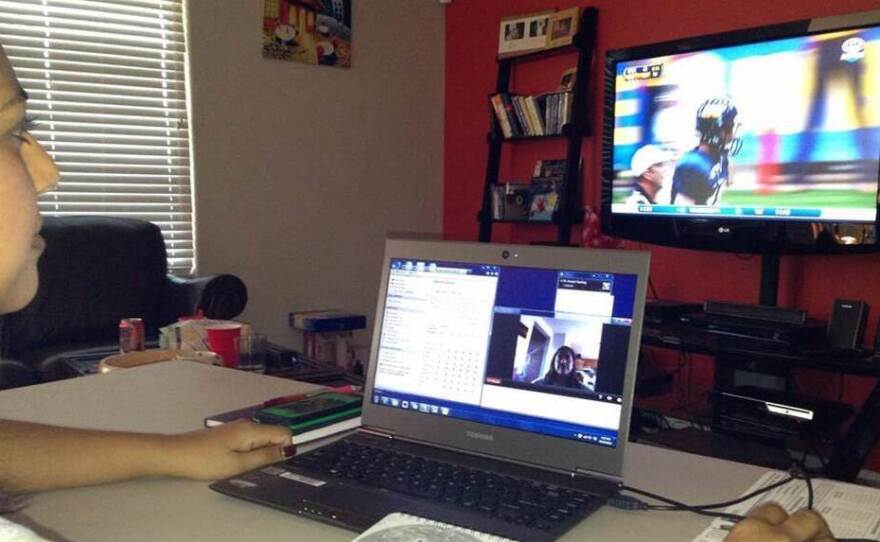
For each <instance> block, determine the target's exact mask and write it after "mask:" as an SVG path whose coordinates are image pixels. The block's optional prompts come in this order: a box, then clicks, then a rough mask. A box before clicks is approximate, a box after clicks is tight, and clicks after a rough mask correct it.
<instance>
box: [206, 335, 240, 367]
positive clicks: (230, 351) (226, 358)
mask: <svg viewBox="0 0 880 542" xmlns="http://www.w3.org/2000/svg"><path fill="white" fill-rule="evenodd" d="M205 331H206V332H207V334H208V348H210V349H211V351H212V352H214V353H215V354H217V355H218V356H220V358H221V359H222V360H223V366H224V367H238V358H239V339H240V338H241V325H240V324H218V325H215V326H210V327H208V328H205Z"/></svg>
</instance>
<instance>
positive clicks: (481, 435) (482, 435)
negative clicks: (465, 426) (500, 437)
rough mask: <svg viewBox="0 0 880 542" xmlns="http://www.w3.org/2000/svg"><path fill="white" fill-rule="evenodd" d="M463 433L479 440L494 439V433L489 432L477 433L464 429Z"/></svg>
mask: <svg viewBox="0 0 880 542" xmlns="http://www.w3.org/2000/svg"><path fill="white" fill-rule="evenodd" d="M464 434H465V435H467V436H468V437H470V438H476V439H480V440H488V441H493V440H495V435H490V434H489V433H477V432H476V431H465V432H464Z"/></svg>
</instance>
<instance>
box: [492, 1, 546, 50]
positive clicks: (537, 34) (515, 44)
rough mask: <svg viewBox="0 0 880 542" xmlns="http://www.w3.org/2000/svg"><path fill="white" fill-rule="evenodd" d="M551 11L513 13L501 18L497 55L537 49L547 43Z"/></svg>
mask: <svg viewBox="0 0 880 542" xmlns="http://www.w3.org/2000/svg"><path fill="white" fill-rule="evenodd" d="M553 13H554V12H553V11H552V10H550V11H542V12H539V13H530V14H528V15H513V16H510V17H504V18H503V19H501V26H500V28H499V29H498V57H499V58H505V57H509V56H516V55H521V54H524V53H530V52H532V51H539V50H541V49H543V48H544V47H545V46H546V45H547V30H548V24H549V20H550V16H551V15H553Z"/></svg>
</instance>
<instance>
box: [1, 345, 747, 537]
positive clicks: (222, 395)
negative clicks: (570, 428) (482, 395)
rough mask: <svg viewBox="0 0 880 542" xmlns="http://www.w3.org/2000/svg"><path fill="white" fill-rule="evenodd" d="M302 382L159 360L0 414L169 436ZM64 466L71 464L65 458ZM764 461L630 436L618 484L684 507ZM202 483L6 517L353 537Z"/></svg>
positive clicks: (51, 533) (607, 513) (66, 532)
mask: <svg viewBox="0 0 880 542" xmlns="http://www.w3.org/2000/svg"><path fill="white" fill-rule="evenodd" d="M313 387H314V386H312V385H310V384H304V383H300V382H294V381H291V380H284V379H280V378H273V377H267V376H263V375H256V374H251V373H246V372H241V371H236V370H232V369H223V368H219V367H210V366H206V365H200V364H196V363H186V362H167V363H160V364H155V365H149V366H145V367H139V368H136V369H126V370H120V371H114V372H112V373H109V374H106V375H95V376H88V377H83V378H76V379H72V380H64V381H60V382H54V383H49V384H43V385H39V386H31V387H27V388H18V389H13V390H7V391H3V392H0V417H3V418H11V419H17V420H27V421H35V422H42V423H52V424H57V425H69V426H78V427H89V428H96V429H111V430H129V431H152V432H169V433H170V432H181V431H189V430H193V429H197V428H200V427H202V424H203V419H204V418H205V417H206V416H209V415H211V414H216V413H217V412H223V411H226V410H232V409H235V408H240V407H243V406H246V405H249V404H254V403H258V402H260V401H262V400H264V399H266V398H269V397H274V396H278V395H284V394H290V393H299V392H302V391H306V390H308V389H311V388H313ZM70 468H76V465H75V464H71V465H70ZM763 472H764V469H761V468H758V467H753V466H750V465H743V464H739V463H732V462H729V461H722V460H718V459H712V458H707V457H702V456H696V455H690V454H685V453H681V452H676V451H672V450H665V449H661V448H654V447H648V446H643V445H639V444H633V443H630V444H628V446H627V457H626V471H625V476H626V483H627V485H630V486H634V487H638V488H641V489H644V490H647V491H652V492H656V493H660V494H663V495H666V496H669V497H671V498H675V499H679V500H682V501H685V502H688V503H693V504H701V503H708V502H714V501H720V500H726V499H729V498H733V497H735V496H737V495H739V494H740V493H742V492H743V491H745V490H746V489H748V487H749V486H750V485H751V484H752V483H753V482H754V481H755V480H756V479H757V478H758V477H759V476H760V475H761V474H762V473H763ZM207 485H208V484H207V483H205V482H192V481H187V480H175V479H166V478H161V479H141V480H134V481H129V482H122V483H116V484H109V485H105V486H99V487H89V488H79V489H68V490H60V491H52V492H47V493H42V494H38V495H34V496H33V497H32V498H31V499H30V502H29V505H28V506H27V508H26V509H25V510H24V511H23V512H20V513H19V514H17V515H15V516H13V519H15V520H16V521H20V522H23V523H28V524H37V525H39V526H41V529H40V531H41V532H42V533H44V536H48V537H50V538H53V539H54V540H59V541H61V540H72V541H96V542H97V541H102V540H107V541H113V542H118V541H122V540H125V541H128V542H136V541H139V540H149V541H155V540H162V541H167V542H172V541H178V540H179V541H182V542H197V541H201V540H211V541H217V540H241V541H255V542H256V541H267V542H279V541H285V540H304V541H324V540H326V541H340V542H341V541H346V540H351V539H352V538H354V536H355V535H354V533H352V532H349V531H346V530H343V529H338V528H334V527H330V526H327V525H324V524H321V523H316V522H313V521H310V520H307V519H303V518H300V517H297V516H294V515H291V514H286V513H283V512H279V511H275V510H272V509H269V508H265V507H262V506H258V505H254V504H250V503H247V502H244V501H239V500H236V499H232V498H230V497H226V496H223V495H220V494H218V493H215V492H213V491H211V490H209V489H208V487H207ZM708 524H709V518H704V517H700V516H697V515H694V514H690V513H684V512H626V511H622V510H617V509H613V508H610V507H604V508H602V509H600V510H599V511H598V512H596V513H595V514H593V515H592V516H590V517H589V518H588V519H587V520H585V521H584V522H583V523H582V524H581V525H579V526H578V527H576V528H575V529H573V530H571V531H570V532H569V533H567V535H566V536H564V537H563V538H562V539H561V540H563V541H575V540H602V541H623V540H633V541H645V540H651V541H656V542H662V541H666V540H668V541H675V542H681V541H688V540H691V539H692V538H693V537H695V536H696V535H697V534H699V533H700V532H701V531H702V530H703V529H704V528H705V527H706V526H708Z"/></svg>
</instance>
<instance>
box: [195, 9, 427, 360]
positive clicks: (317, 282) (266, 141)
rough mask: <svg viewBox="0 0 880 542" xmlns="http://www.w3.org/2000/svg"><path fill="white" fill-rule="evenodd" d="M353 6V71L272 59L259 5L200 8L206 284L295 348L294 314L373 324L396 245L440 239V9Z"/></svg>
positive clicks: (200, 211)
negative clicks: (335, 312) (388, 243)
mask: <svg viewBox="0 0 880 542" xmlns="http://www.w3.org/2000/svg"><path fill="white" fill-rule="evenodd" d="M352 3H353V18H352V27H353V47H352V60H353V66H352V67H351V68H349V69H342V68H329V67H324V66H313V65H306V64H298V63H292V62H284V61H278V60H264V59H263V58H261V56H260V47H261V42H260V29H261V24H262V19H261V13H262V12H261V2H260V1H259V0H224V1H222V2H221V1H219V0H190V1H189V8H188V16H189V25H188V26H189V51H190V70H191V74H190V81H191V89H192V119H191V126H192V130H193V145H194V148H193V153H194V162H195V180H196V212H197V235H198V265H199V273H200V274H207V273H216V272H231V273H235V274H237V275H239V276H240V277H242V278H243V279H244V281H245V282H246V284H247V285H248V289H249V291H250V302H249V304H248V308H247V311H246V312H245V313H244V314H243V315H242V317H241V319H243V320H246V321H249V322H252V323H253V324H254V325H255V326H256V327H257V328H258V329H259V330H260V331H264V332H266V333H267V334H268V335H269V339H270V340H272V341H274V342H279V343H284V344H288V345H295V344H297V339H295V336H294V334H293V332H292V331H291V330H290V329H289V328H288V326H287V313H288V312H290V311H291V310H312V309H322V308H346V309H349V310H353V311H358V312H362V313H366V314H367V315H368V316H369V322H370V323H372V321H373V312H374V311H375V301H376V291H377V288H378V281H379V268H380V263H381V258H382V249H383V243H384V237H385V235H386V233H388V232H390V231H422V232H439V231H440V230H441V220H442V186H443V185H442V183H443V181H442V179H443V177H442V173H443V171H442V150H443V62H444V13H443V12H444V8H443V6H442V5H441V4H440V3H439V2H438V1H437V0H354V1H353V2H352ZM369 339H370V336H369V335H368V334H366V333H361V334H359V336H358V341H359V342H360V343H362V344H366V343H368V342H369Z"/></svg>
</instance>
